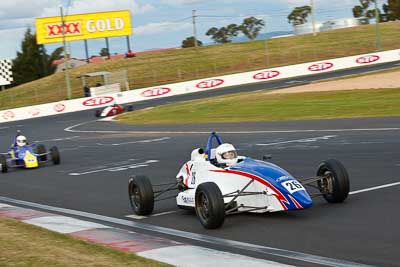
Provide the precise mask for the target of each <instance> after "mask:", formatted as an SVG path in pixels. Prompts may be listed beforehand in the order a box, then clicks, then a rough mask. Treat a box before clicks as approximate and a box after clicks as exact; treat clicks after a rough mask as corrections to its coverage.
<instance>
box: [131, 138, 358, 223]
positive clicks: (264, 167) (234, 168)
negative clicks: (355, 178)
mask: <svg viewBox="0 0 400 267" xmlns="http://www.w3.org/2000/svg"><path fill="white" fill-rule="evenodd" d="M214 140H215V141H216V142H217V143H218V147H217V148H214V147H213V141H214ZM164 185H165V184H164ZM155 186H157V185H155ZM304 186H311V187H314V188H316V189H317V190H318V191H316V192H314V193H310V192H308V191H307V190H306V189H305V187H304ZM349 189H350V185H349V178H348V174H347V171H346V169H345V167H344V166H343V165H342V164H341V163H340V162H339V161H338V160H335V159H329V160H325V161H323V162H322V163H321V164H320V165H319V167H318V169H317V174H316V176H315V177H310V178H305V179H296V178H295V177H294V176H292V175H291V174H290V173H289V172H287V171H285V170H284V169H282V168H281V167H279V166H277V165H275V164H272V163H270V162H267V161H265V160H256V159H252V158H249V157H244V156H238V155H237V153H236V150H235V149H234V148H233V146H232V145H230V144H226V143H223V142H222V139H221V138H220V137H219V136H218V135H217V134H216V133H215V132H213V133H211V135H210V136H209V138H208V142H207V145H206V148H205V150H203V149H202V148H196V149H194V150H193V151H192V153H191V160H190V161H188V162H186V163H185V164H184V165H183V166H182V168H181V169H180V171H179V173H178V175H177V176H176V182H175V183H171V184H168V187H166V188H164V189H161V190H154V189H153V186H152V184H151V182H150V180H149V179H148V178H147V177H146V176H133V177H132V178H131V179H130V180H129V197H130V202H131V206H132V208H133V211H134V212H135V213H136V214H138V215H148V214H150V213H152V211H153V208H154V202H155V201H158V200H163V199H165V198H163V199H160V195H162V194H164V193H166V192H168V191H171V190H178V193H177V195H176V203H177V205H178V207H180V208H183V209H194V210H195V211H196V214H197V216H198V218H199V220H200V222H201V224H202V225H203V226H204V227H205V228H208V229H212V228H218V227H221V226H222V224H223V222H224V219H225V216H226V215H231V214H236V213H242V212H254V213H264V212H277V211H288V210H301V209H306V208H310V207H311V206H312V204H313V201H312V198H313V197H317V196H323V197H324V198H325V199H326V200H327V201H328V202H330V203H338V202H343V201H344V200H345V199H346V198H347V196H348V194H349Z"/></svg>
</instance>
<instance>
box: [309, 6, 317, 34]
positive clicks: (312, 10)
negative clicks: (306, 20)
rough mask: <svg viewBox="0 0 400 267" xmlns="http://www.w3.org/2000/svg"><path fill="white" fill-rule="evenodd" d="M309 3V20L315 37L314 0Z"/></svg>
mask: <svg viewBox="0 0 400 267" xmlns="http://www.w3.org/2000/svg"><path fill="white" fill-rule="evenodd" d="M310 1H311V20H312V30H313V36H316V35H317V32H316V29H315V12H314V9H315V8H314V0H310Z"/></svg>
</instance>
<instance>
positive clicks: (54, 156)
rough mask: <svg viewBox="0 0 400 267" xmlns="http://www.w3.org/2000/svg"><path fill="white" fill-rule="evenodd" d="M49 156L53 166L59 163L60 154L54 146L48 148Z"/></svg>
mask: <svg viewBox="0 0 400 267" xmlns="http://www.w3.org/2000/svg"><path fill="white" fill-rule="evenodd" d="M50 155H51V160H52V161H53V163H54V165H58V164H60V162H61V159H60V152H59V151H58V148H57V147H56V146H53V147H52V148H50Z"/></svg>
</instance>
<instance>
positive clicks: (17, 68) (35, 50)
mask: <svg viewBox="0 0 400 267" xmlns="http://www.w3.org/2000/svg"><path fill="white" fill-rule="evenodd" d="M61 52H62V48H57V49H56V50H54V52H53V53H52V54H51V55H48V54H47V53H46V49H45V48H44V46H43V45H38V44H37V43H36V35H35V34H33V33H32V31H31V29H30V28H28V29H27V31H26V32H25V35H24V39H23V40H22V43H21V52H17V57H16V58H15V59H14V60H13V76H14V84H15V85H19V84H23V83H26V82H30V81H33V80H37V79H40V78H43V77H45V76H48V75H50V74H53V73H54V71H55V69H56V67H55V66H54V65H53V64H52V63H53V61H54V60H55V59H59V58H60V56H61Z"/></svg>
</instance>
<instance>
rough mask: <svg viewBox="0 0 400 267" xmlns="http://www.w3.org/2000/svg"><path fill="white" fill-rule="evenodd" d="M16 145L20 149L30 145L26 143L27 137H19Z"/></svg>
mask: <svg viewBox="0 0 400 267" xmlns="http://www.w3.org/2000/svg"><path fill="white" fill-rule="evenodd" d="M15 143H16V144H17V147H18V148H21V147H24V146H26V145H27V144H28V142H27V141H26V137H25V136H23V135H19V136H17V138H16V142H15Z"/></svg>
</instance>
